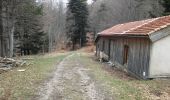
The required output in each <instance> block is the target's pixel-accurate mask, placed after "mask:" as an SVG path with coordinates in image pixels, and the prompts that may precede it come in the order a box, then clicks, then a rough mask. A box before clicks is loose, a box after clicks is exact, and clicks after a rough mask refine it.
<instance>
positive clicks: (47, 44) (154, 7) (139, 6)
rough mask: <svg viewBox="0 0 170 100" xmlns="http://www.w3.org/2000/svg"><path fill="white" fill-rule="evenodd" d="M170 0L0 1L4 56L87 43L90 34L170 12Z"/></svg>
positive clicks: (0, 47) (0, 44)
mask: <svg viewBox="0 0 170 100" xmlns="http://www.w3.org/2000/svg"><path fill="white" fill-rule="evenodd" d="M169 5H170V0H92V1H91V2H90V3H87V2H86V0H70V1H67V0H66V1H63V0H0V56H2V57H13V56H18V55H19V56H20V55H30V54H38V53H46V52H54V51H57V50H60V49H70V50H73V49H76V48H77V47H76V46H77V45H78V47H83V46H85V45H86V42H87V41H86V35H87V33H92V34H93V35H94V37H95V35H96V33H98V32H100V31H102V30H104V29H106V28H109V27H111V26H113V25H116V24H119V23H125V22H130V21H136V20H142V19H147V18H155V17H159V16H163V15H168V14H169V12H170V7H169Z"/></svg>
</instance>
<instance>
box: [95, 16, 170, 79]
mask: <svg viewBox="0 0 170 100" xmlns="http://www.w3.org/2000/svg"><path fill="white" fill-rule="evenodd" d="M95 42H96V56H97V57H100V58H101V53H102V54H104V55H105V56H102V57H106V58H107V59H108V60H109V61H111V62H112V63H113V64H115V65H116V66H117V67H119V68H122V69H125V70H126V71H127V72H129V73H131V74H133V75H135V76H137V77H139V78H142V79H148V78H157V77H170V16H164V17H159V18H153V19H147V20H142V21H135V22H129V23H124V24H119V25H116V26H113V27H111V28H109V29H106V30H104V31H102V32H100V33H98V34H97V37H96V40H95Z"/></svg>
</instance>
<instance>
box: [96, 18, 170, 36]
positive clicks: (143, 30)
mask: <svg viewBox="0 0 170 100" xmlns="http://www.w3.org/2000/svg"><path fill="white" fill-rule="evenodd" d="M169 25H170V16H164V17H158V18H152V19H147V20H142V21H135V22H129V23H124V24H118V25H115V26H113V27H111V28H109V29H106V30H104V31H102V32H100V33H98V35H99V36H114V35H149V34H152V33H154V32H156V31H158V30H160V29H163V28H165V27H167V26H169Z"/></svg>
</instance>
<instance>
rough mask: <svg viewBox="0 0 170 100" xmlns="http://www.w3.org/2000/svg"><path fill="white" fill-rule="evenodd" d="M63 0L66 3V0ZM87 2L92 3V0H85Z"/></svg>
mask: <svg viewBox="0 0 170 100" xmlns="http://www.w3.org/2000/svg"><path fill="white" fill-rule="evenodd" d="M63 2H65V3H67V2H68V0H63ZM87 2H88V4H91V3H92V0H87Z"/></svg>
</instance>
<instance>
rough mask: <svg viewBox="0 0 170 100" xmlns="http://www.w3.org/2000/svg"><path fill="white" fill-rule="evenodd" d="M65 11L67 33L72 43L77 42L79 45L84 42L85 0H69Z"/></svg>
mask: <svg viewBox="0 0 170 100" xmlns="http://www.w3.org/2000/svg"><path fill="white" fill-rule="evenodd" d="M67 8H68V11H67V34H68V37H69V38H70V39H71V41H72V43H73V49H74V45H75V44H77V42H79V44H80V47H82V46H84V44H85V42H86V32H87V27H88V24H87V20H88V9H87V0H70V1H69V3H68V6H67Z"/></svg>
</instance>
